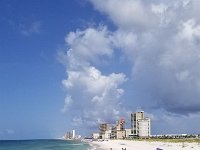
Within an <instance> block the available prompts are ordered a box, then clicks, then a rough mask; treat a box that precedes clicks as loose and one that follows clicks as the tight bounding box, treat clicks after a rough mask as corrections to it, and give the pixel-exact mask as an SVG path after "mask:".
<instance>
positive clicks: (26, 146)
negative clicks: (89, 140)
mask: <svg viewBox="0 0 200 150" xmlns="http://www.w3.org/2000/svg"><path fill="white" fill-rule="evenodd" d="M90 148H91V147H90V146H89V145H88V144H86V143H83V142H80V141H73V140H70V141H67V140H2V141H0V150H89V149H90Z"/></svg>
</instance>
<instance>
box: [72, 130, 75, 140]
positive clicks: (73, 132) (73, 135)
mask: <svg viewBox="0 0 200 150" xmlns="http://www.w3.org/2000/svg"><path fill="white" fill-rule="evenodd" d="M72 139H75V130H72Z"/></svg>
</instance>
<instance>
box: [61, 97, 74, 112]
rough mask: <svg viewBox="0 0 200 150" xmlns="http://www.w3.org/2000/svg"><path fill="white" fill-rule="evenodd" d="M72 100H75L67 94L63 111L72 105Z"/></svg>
mask: <svg viewBox="0 0 200 150" xmlns="http://www.w3.org/2000/svg"><path fill="white" fill-rule="evenodd" d="M72 102H73V100H72V98H71V96H66V98H65V104H64V107H63V108H62V110H61V111H62V112H63V113H64V112H66V111H67V110H68V109H69V107H70V106H71V104H72Z"/></svg>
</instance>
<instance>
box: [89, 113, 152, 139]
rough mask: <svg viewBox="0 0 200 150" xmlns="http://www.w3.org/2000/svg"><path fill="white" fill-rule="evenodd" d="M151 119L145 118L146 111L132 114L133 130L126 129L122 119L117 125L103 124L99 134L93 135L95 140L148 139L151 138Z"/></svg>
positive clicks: (100, 126)
mask: <svg viewBox="0 0 200 150" xmlns="http://www.w3.org/2000/svg"><path fill="white" fill-rule="evenodd" d="M150 122H151V119H150V118H147V117H145V115H144V111H137V112H135V113H131V129H126V128H125V120H124V119H123V118H120V119H119V120H117V121H116V123H115V124H109V123H101V124H100V125H99V132H98V133H92V138H93V139H125V138H134V137H141V138H148V137H150V136H151V123H150Z"/></svg>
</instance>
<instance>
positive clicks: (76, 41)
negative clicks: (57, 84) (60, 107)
mask: <svg viewBox="0 0 200 150" xmlns="http://www.w3.org/2000/svg"><path fill="white" fill-rule="evenodd" d="M65 41H66V43H67V46H68V47H69V50H68V51H67V53H60V57H61V59H62V61H64V62H66V63H63V64H66V68H67V70H66V72H67V79H66V80H63V81H62V83H63V85H64V87H65V88H66V90H67V92H68V94H69V95H70V96H71V98H72V99H73V105H71V107H72V109H74V111H75V110H76V115H74V116H73V119H72V121H73V125H76V126H78V125H82V124H87V125H88V126H96V125H97V123H99V122H100V121H103V120H110V117H111V116H112V117H114V118H116V117H117V116H116V115H119V114H120V113H119V112H121V110H120V109H121V108H120V98H121V96H122V95H123V93H124V90H123V89H122V88H120V85H121V84H123V83H124V82H125V81H126V80H127V79H126V76H125V75H124V74H123V73H110V74H108V75H105V74H102V72H101V71H100V70H99V69H97V67H95V66H94V65H95V64H100V63H101V62H104V61H106V60H107V59H110V58H112V55H113V50H114V49H113V47H114V39H113V36H112V34H111V33H110V32H108V31H107V29H106V27H103V26H100V27H98V28H97V29H94V28H87V29H86V30H84V31H79V30H77V31H76V32H70V33H69V34H68V35H67V37H66V38H65ZM67 104H68V103H67ZM72 109H70V110H72ZM77 114H79V115H77Z"/></svg>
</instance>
